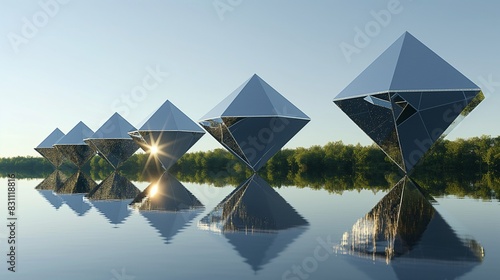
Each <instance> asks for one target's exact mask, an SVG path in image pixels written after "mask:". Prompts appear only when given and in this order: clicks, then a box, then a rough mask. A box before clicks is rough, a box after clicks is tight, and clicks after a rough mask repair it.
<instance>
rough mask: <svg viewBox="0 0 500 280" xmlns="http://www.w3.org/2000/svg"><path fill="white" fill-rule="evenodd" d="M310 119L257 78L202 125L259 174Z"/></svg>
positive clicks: (203, 121)
mask: <svg viewBox="0 0 500 280" xmlns="http://www.w3.org/2000/svg"><path fill="white" fill-rule="evenodd" d="M309 121H310V119H309V117H308V116H306V115H305V114H304V113H303V112H302V111H300V110H299V109H298V108H297V107H295V106H294V105H293V104H292V103H291V102H290V101H288V100H287V99H285V98H284V97H283V96H282V95H281V94H280V93H279V92H277V91H276V90H275V89H273V88H272V87H271V86H270V85H268V84H267V83H266V82H265V81H264V80H262V79H261V78H260V77H259V76H257V75H253V76H252V77H251V78H250V79H249V80H248V81H246V82H245V83H244V84H243V85H241V86H240V87H239V88H237V89H236V90H235V91H234V92H233V93H231V94H230V95H229V96H228V97H226V98H225V99H224V100H223V101H222V102H221V103H219V104H218V105H217V106H216V107H215V108H213V109H212V110H211V111H210V112H209V113H207V114H206V115H205V116H203V117H202V118H201V120H200V121H199V123H200V124H201V125H202V126H203V128H205V130H206V131H208V133H210V134H211V135H212V136H213V137H214V138H215V139H216V140H217V141H219V142H220V143H221V144H222V145H223V146H224V147H225V148H226V149H228V150H229V151H230V152H231V153H232V154H233V155H235V156H236V157H237V158H239V159H240V160H241V161H243V162H244V163H245V164H246V165H248V167H250V168H251V169H252V170H253V171H258V170H259V169H260V168H261V167H262V166H264V164H266V162H267V161H268V160H269V159H270V158H271V157H272V156H273V155H274V154H276V153H277V152H278V151H279V150H280V149H281V148H282V147H283V146H284V145H285V144H286V143H287V142H288V141H289V140H290V139H291V138H292V137H293V136H294V135H295V134H297V132H299V131H300V130H301V129H302V128H303V127H304V126H305V125H306V124H307V123H308V122H309Z"/></svg>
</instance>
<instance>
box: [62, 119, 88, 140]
mask: <svg viewBox="0 0 500 280" xmlns="http://www.w3.org/2000/svg"><path fill="white" fill-rule="evenodd" d="M92 134H94V131H92V129H90V128H89V127H88V126H87V125H86V124H84V123H83V122H82V121H80V122H79V123H78V124H77V125H76V126H75V127H73V129H71V130H70V131H69V132H68V134H66V135H65V136H64V137H62V138H61V139H60V140H59V141H58V142H57V143H55V145H87V144H85V142H83V139H86V138H89V137H90V136H92Z"/></svg>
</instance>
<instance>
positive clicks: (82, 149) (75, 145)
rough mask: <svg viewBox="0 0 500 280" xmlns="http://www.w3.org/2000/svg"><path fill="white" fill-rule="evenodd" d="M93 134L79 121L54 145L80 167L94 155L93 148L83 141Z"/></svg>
mask: <svg viewBox="0 0 500 280" xmlns="http://www.w3.org/2000/svg"><path fill="white" fill-rule="evenodd" d="M93 134H94V132H93V131H92V130H91V129H90V128H89V127H88V126H87V125H85V124H84V123H83V122H79V123H78V124H77V125H75V127H73V128H72V129H71V130H70V131H69V132H68V134H66V135H64V137H62V138H61V139H59V141H57V143H55V144H54V147H55V148H56V149H57V150H58V151H59V152H61V154H63V155H64V157H66V158H67V159H68V160H70V161H71V162H73V163H74V164H75V165H76V166H77V167H78V168H81V167H82V166H83V165H84V164H85V163H86V162H87V161H88V160H89V159H91V158H92V157H93V156H94V155H95V150H94V149H93V148H92V147H90V146H89V145H87V144H86V143H85V142H84V141H83V139H86V138H88V137H90V136H92V135H93Z"/></svg>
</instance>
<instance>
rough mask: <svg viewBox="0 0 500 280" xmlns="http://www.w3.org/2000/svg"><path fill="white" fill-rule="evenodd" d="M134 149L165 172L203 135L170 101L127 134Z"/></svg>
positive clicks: (201, 130) (200, 129)
mask: <svg viewBox="0 0 500 280" xmlns="http://www.w3.org/2000/svg"><path fill="white" fill-rule="evenodd" d="M128 134H129V135H130V137H132V139H133V140H134V141H135V143H136V144H137V145H139V146H140V147H141V149H143V150H144V151H146V152H147V153H150V152H151V150H152V147H154V149H155V150H156V152H155V153H152V155H151V156H153V157H155V158H156V159H158V160H159V161H160V162H161V163H162V165H163V167H164V168H165V170H168V169H169V168H170V167H171V166H172V165H174V163H175V162H176V161H177V160H178V159H179V158H180V157H181V156H183V155H184V154H185V153H186V152H187V151H188V150H189V149H190V148H191V147H192V146H193V145H194V144H195V143H196V142H197V141H198V140H199V139H200V138H201V137H202V136H203V135H204V134H205V131H203V129H202V128H201V127H200V126H198V125H197V124H196V123H195V122H193V121H192V120H191V119H190V118H189V117H188V116H186V115H185V114H184V113H183V112H182V111H181V110H179V109H178V108H177V107H176V106H175V105H174V104H172V103H171V102H170V101H168V100H167V101H165V102H164V103H163V104H162V105H161V106H160V108H158V109H157V110H156V111H155V112H154V113H153V114H152V115H151V116H150V117H149V118H148V119H146V120H145V121H144V123H143V124H142V125H141V126H140V128H139V129H138V130H135V131H131V132H129V133H128Z"/></svg>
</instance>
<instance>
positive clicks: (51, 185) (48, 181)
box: [35, 169, 68, 190]
mask: <svg viewBox="0 0 500 280" xmlns="http://www.w3.org/2000/svg"><path fill="white" fill-rule="evenodd" d="M67 179H68V177H67V176H66V175H65V174H64V173H62V172H61V171H60V170H58V169H56V170H54V172H52V173H50V175H49V176H47V178H45V179H44V180H43V181H42V182H40V184H38V185H37V186H36V187H35V189H37V190H55V189H58V188H60V187H61V186H62V185H63V184H64V182H65V181H66V180H67Z"/></svg>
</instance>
